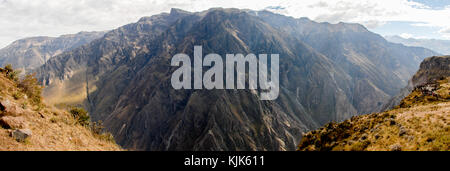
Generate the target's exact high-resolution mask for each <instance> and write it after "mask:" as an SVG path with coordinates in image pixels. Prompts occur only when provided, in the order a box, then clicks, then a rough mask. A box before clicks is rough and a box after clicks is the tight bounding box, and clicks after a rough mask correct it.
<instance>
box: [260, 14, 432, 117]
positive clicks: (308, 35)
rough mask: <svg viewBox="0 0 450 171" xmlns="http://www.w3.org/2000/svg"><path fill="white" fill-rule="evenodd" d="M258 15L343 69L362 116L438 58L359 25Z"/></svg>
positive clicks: (350, 92) (373, 109)
mask: <svg viewBox="0 0 450 171" xmlns="http://www.w3.org/2000/svg"><path fill="white" fill-rule="evenodd" d="M254 15H256V16H258V17H260V18H262V19H263V20H264V21H266V22H267V23H270V24H271V25H272V26H273V27H274V28H275V29H277V30H281V31H283V32H286V33H288V34H289V35H291V36H292V37H296V38H298V39H300V40H302V41H303V42H305V43H306V44H308V45H310V46H311V47H313V48H314V49H315V50H317V51H319V52H321V53H322V54H324V55H325V56H326V57H328V58H329V59H330V60H332V61H333V62H334V63H335V65H337V66H340V67H342V69H343V70H344V72H346V73H348V74H349V75H350V77H351V78H352V80H351V85H350V87H351V89H350V91H346V93H347V96H348V97H351V99H350V100H351V101H352V105H353V106H354V107H355V109H356V110H357V113H359V114H362V113H370V112H374V111H377V110H379V109H380V108H381V107H382V104H383V103H384V102H385V101H387V100H388V99H389V98H390V97H392V96H394V95H396V94H397V93H398V91H399V90H400V89H401V88H403V87H404V86H405V85H406V84H407V81H408V79H409V78H410V77H411V76H412V75H413V74H414V73H415V72H416V71H417V70H418V69H419V64H420V62H421V61H422V60H423V59H425V57H428V56H434V55H438V54H437V53H435V52H433V51H431V50H428V49H425V48H418V47H406V46H403V45H399V44H394V43H389V42H387V41H386V40H385V39H383V37H381V36H380V35H377V34H375V33H372V32H370V31H368V30H367V29H366V28H364V27H363V26H362V25H359V24H347V23H339V24H329V23H317V22H314V21H311V20H309V19H307V18H300V19H295V18H291V17H286V16H281V15H278V14H273V13H270V12H267V11H261V12H257V13H256V14H254ZM313 113H317V111H313ZM324 121H325V120H324ZM325 123H326V122H322V124H325Z"/></svg>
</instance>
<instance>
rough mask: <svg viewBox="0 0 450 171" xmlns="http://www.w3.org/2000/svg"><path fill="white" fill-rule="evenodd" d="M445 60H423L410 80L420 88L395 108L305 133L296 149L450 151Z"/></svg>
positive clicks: (449, 91) (449, 101)
mask: <svg viewBox="0 0 450 171" xmlns="http://www.w3.org/2000/svg"><path fill="white" fill-rule="evenodd" d="M449 62H450V57H448V56H447V57H432V58H427V59H425V61H424V62H423V63H422V64H421V68H420V70H419V71H418V72H417V73H416V75H414V77H413V79H412V80H414V81H418V82H420V84H418V85H417V86H415V87H414V90H413V91H412V92H411V93H410V94H409V95H408V96H407V97H405V98H404V99H403V100H402V101H401V103H400V105H399V106H397V107H396V108H395V109H393V110H389V111H386V112H382V113H378V114H371V115H364V116H357V117H352V118H351V119H350V120H346V121H344V122H342V123H339V124H336V123H330V124H327V125H326V126H324V127H322V128H321V129H319V130H315V131H312V132H309V133H307V134H305V135H304V136H303V139H302V141H301V142H300V145H299V147H298V150H305V151H328V150H337V151H340V150H353V151H362V150H368V151H379V150H383V151H387V150H392V151H400V150H402V151H403V150H407V151H409V150H413V151H416V150H420V151H422V150H425V151H430V150H432V151H438V150H444V151H448V150H450V148H449V147H450V122H449V119H450V82H449V81H450V75H449V71H450V69H449V66H450V65H449V64H450V63H449Z"/></svg>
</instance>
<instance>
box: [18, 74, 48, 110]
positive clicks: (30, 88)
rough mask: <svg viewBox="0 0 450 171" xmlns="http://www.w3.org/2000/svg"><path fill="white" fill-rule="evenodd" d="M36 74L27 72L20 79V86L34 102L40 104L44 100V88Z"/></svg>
mask: <svg viewBox="0 0 450 171" xmlns="http://www.w3.org/2000/svg"><path fill="white" fill-rule="evenodd" d="M35 75H36V74H27V75H26V76H25V77H24V78H23V79H22V80H20V81H19V84H18V87H19V88H20V89H22V90H23V92H24V93H25V94H26V95H27V96H28V97H29V98H30V99H31V101H32V102H33V103H34V104H40V103H41V102H42V96H41V93H42V89H43V87H42V86H41V85H39V82H38V81H37V79H36V77H35Z"/></svg>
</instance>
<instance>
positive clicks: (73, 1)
mask: <svg viewBox="0 0 450 171" xmlns="http://www.w3.org/2000/svg"><path fill="white" fill-rule="evenodd" d="M172 7H173V8H181V9H185V10H188V11H202V10H206V9H209V8H211V7H224V8H231V7H235V8H247V9H253V10H262V9H266V8H267V7H272V8H270V9H269V10H271V11H274V12H278V13H281V14H285V15H289V16H294V17H308V18H311V19H314V20H317V21H322V22H325V21H326V22H330V23H337V22H341V21H342V22H354V23H361V24H364V25H365V26H366V27H368V28H375V27H378V26H380V25H383V24H385V23H386V22H389V21H408V22H415V23H418V24H421V25H422V26H432V27H439V28H441V29H442V28H450V22H448V19H449V18H450V8H449V7H447V8H442V9H439V10H436V9H432V8H430V7H428V6H426V5H424V4H421V3H416V2H412V1H408V0H377V1H373V0H357V1H355V0H317V1H311V0H296V1H293V0H278V1H274V0H245V1H243V0H127V1H123V0H65V1H61V0H0V47H3V46H5V45H6V44H8V43H10V42H12V41H13V40H16V39H19V38H23V37H30V36H38V35H44V36H57V35H61V34H68V33H75V32H78V31H94V30H109V29H113V28H116V27H119V26H121V25H124V24H128V23H131V22H135V21H137V20H138V19H139V18H140V17H143V16H150V15H154V14H158V13H161V12H168V11H169V10H170V8H172ZM275 7H278V8H275ZM442 34H443V36H445V35H446V34H445V33H442ZM444 34H445V35H444Z"/></svg>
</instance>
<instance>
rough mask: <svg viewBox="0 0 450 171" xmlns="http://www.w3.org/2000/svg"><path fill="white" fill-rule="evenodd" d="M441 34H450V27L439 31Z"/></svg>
mask: <svg viewBox="0 0 450 171" xmlns="http://www.w3.org/2000/svg"><path fill="white" fill-rule="evenodd" d="M439 33H443V34H450V27H447V28H443V29H441V30H439Z"/></svg>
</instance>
